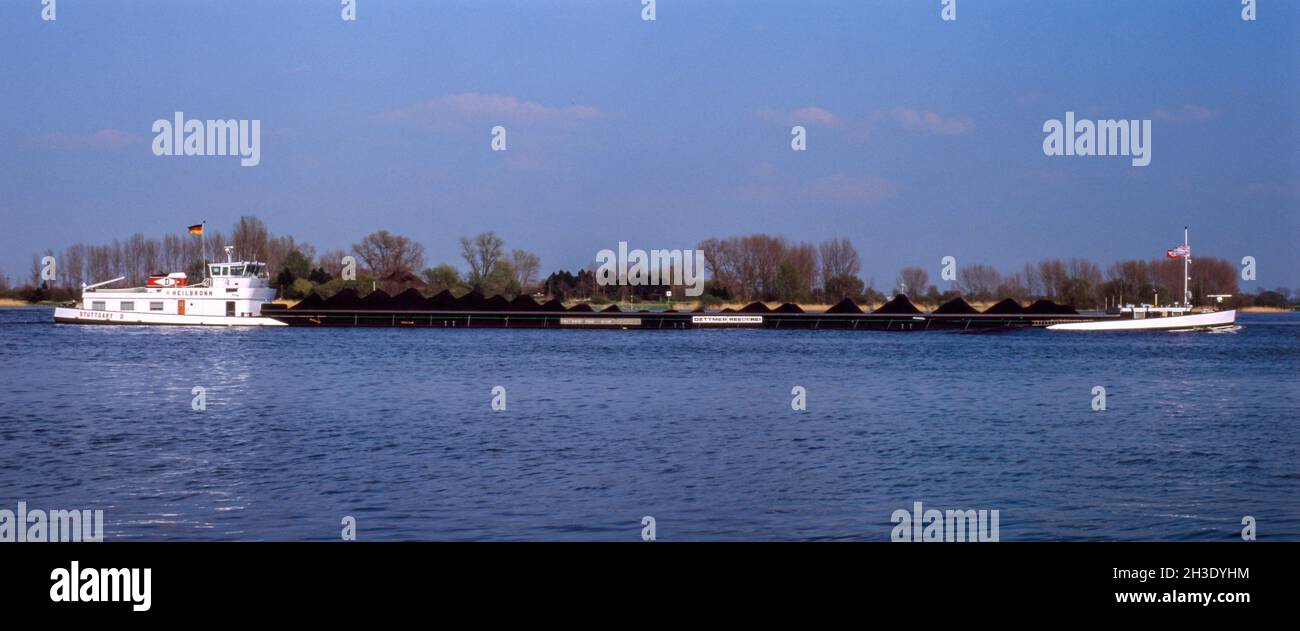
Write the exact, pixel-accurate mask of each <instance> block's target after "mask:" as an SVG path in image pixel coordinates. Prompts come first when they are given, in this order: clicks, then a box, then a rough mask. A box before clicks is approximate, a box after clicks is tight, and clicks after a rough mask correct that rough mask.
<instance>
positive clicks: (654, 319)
mask: <svg viewBox="0 0 1300 631" xmlns="http://www.w3.org/2000/svg"><path fill="white" fill-rule="evenodd" d="M262 315H263V316H265V317H269V318H273V319H275V320H277V321H279V322H282V323H284V324H287V325H289V326H306V327H383V328H422V329H427V328H435V329H439V328H441V329H449V328H472V329H473V328H501V329H505V328H509V329H515V328H520V329H574V330H578V329H622V330H682V329H727V328H736V329H832V330H860V331H928V330H947V331H968V330H983V331H987V330H996V329H1014V328H1040V327H1047V326H1051V325H1054V324H1063V323H1069V322H1093V321H1098V320H1107V319H1114V318H1115V317H1116V316H1103V315H1050V316H1044V315H1028V314H1024V315H1022V314H1014V315H991V314H961V315H948V314H920V315H898V314H877V313H864V314H829V313H762V314H747V313H725V314H722V313H679V312H672V313H668V312H649V313H644V312H621V313H605V312H591V313H574V312H540V311H539V312H509V311H369V310H328V309H320V310H315V309H313V310H309V311H305V310H296V309H272V308H263V309H262Z"/></svg>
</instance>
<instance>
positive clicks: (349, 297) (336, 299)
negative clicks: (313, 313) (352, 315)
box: [325, 287, 361, 309]
mask: <svg viewBox="0 0 1300 631" xmlns="http://www.w3.org/2000/svg"><path fill="white" fill-rule="evenodd" d="M359 304H361V298H360V297H359V296H357V290H355V289H352V288H351V287H345V288H343V289H342V290H340V291H339V293H337V294H334V295H333V296H330V297H329V300H326V301H325V308H326V309H356V308H357V305H359Z"/></svg>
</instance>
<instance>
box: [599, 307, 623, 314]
mask: <svg viewBox="0 0 1300 631" xmlns="http://www.w3.org/2000/svg"><path fill="white" fill-rule="evenodd" d="M600 312H601V313H622V312H623V310H622V309H619V308H618V305H610V306H608V307H605V308H604V309H601V310H600Z"/></svg>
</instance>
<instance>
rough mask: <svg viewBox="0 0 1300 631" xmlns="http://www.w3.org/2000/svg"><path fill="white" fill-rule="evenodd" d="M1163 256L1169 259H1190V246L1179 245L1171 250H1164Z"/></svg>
mask: <svg viewBox="0 0 1300 631" xmlns="http://www.w3.org/2000/svg"><path fill="white" fill-rule="evenodd" d="M1165 256H1166V257H1168V258H1171V259H1185V258H1191V256H1192V246H1190V245H1180V246H1178V247H1176V248H1173V249H1172V250H1165Z"/></svg>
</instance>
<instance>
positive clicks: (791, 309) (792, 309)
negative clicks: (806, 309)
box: [772, 302, 803, 313]
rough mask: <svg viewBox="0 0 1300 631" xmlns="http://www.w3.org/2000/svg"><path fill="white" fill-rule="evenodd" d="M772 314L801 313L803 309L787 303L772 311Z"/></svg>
mask: <svg viewBox="0 0 1300 631" xmlns="http://www.w3.org/2000/svg"><path fill="white" fill-rule="evenodd" d="M772 313H803V307H800V306H799V305H797V304H794V303H793V302H787V303H785V304H783V305H781V306H779V307H777V308H775V309H773V310H772Z"/></svg>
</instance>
